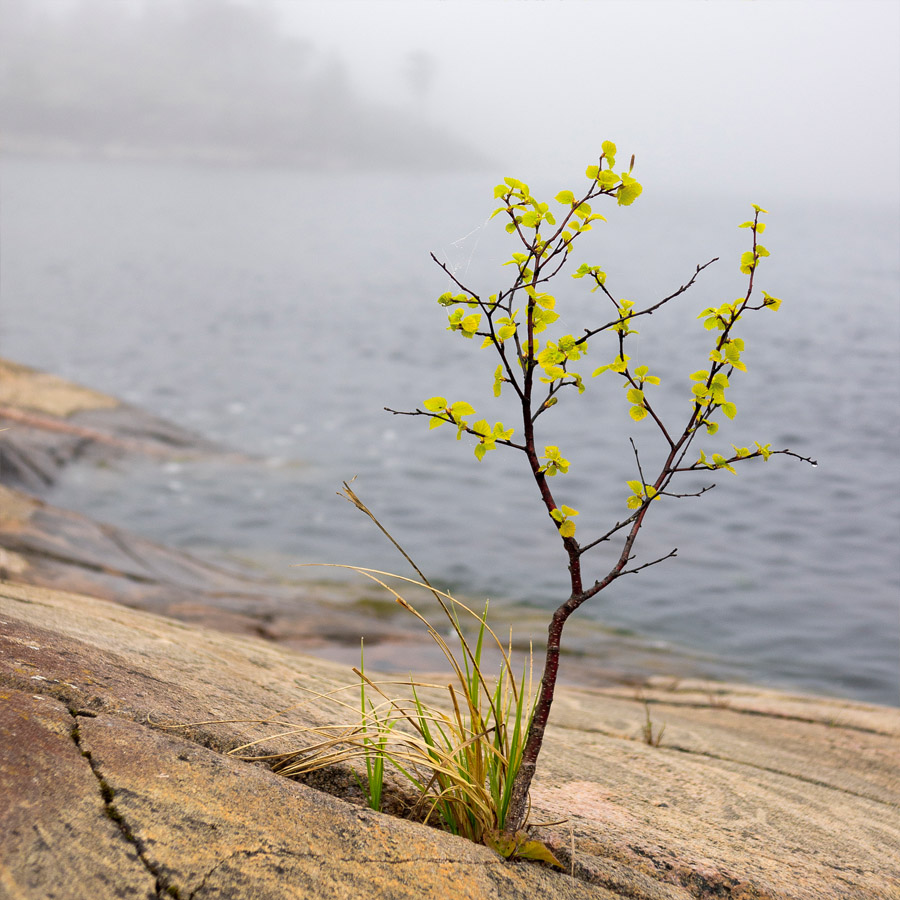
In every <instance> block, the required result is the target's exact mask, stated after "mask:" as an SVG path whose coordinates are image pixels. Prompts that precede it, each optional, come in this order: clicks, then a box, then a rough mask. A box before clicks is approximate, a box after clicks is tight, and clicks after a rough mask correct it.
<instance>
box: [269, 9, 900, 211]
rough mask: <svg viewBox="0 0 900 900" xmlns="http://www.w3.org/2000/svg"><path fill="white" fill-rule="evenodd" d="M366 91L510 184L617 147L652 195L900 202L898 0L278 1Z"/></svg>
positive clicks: (575, 165)
mask: <svg viewBox="0 0 900 900" xmlns="http://www.w3.org/2000/svg"><path fill="white" fill-rule="evenodd" d="M271 5H273V6H274V7H275V8H276V9H278V11H279V12H280V14H281V15H282V16H283V19H284V21H285V22H286V23H287V24H289V27H290V28H291V29H292V30H293V31H295V32H296V33H298V34H302V35H304V36H307V37H310V38H312V39H313V40H315V41H316V43H317V44H319V45H321V46H323V47H326V48H331V49H332V50H333V51H334V52H335V53H336V54H338V55H339V56H341V57H342V58H344V59H345V60H346V61H347V62H348V63H349V64H350V66H351V72H352V76H353V81H354V83H355V84H356V85H357V87H358V88H359V89H360V90H361V91H363V92H365V93H367V94H369V95H371V96H373V97H375V98H378V99H380V100H381V101H389V102H395V103H398V104H401V103H409V102H411V92H410V88H409V84H408V83H407V81H406V79H405V78H404V74H403V72H404V67H405V65H406V64H407V56H408V54H409V53H410V52H411V51H426V52H427V53H429V54H431V55H432V56H433V57H434V59H435V62H436V71H435V78H434V83H433V86H432V88H431V90H430V92H429V94H428V95H427V104H428V108H429V115H430V116H431V117H432V119H433V121H441V122H443V123H444V124H445V125H447V126H448V127H450V128H451V129H452V130H453V131H454V133H457V134H460V135H465V136H466V137H467V138H468V139H469V140H470V141H472V142H476V143H478V144H480V145H481V146H483V147H484V148H485V149H486V150H487V152H488V153H489V154H490V155H491V156H492V157H494V158H496V159H498V160H499V161H500V163H501V164H502V165H503V166H504V167H505V168H504V173H506V170H507V169H508V170H509V172H508V173H509V174H516V175H518V176H519V177H523V178H530V177H534V175H535V174H542V173H551V172H552V173H553V174H554V175H555V176H556V177H560V173H561V172H563V171H566V172H568V171H572V172H573V174H575V173H578V174H580V172H581V171H582V169H583V168H584V166H585V165H586V164H587V163H588V162H590V161H591V160H592V159H593V158H594V157H595V156H596V154H597V153H598V148H599V146H600V142H601V141H602V140H604V139H606V138H609V139H611V140H614V141H616V143H617V144H618V146H619V150H620V154H622V155H625V154H629V155H630V154H631V153H632V152H635V153H637V156H638V167H637V169H636V172H635V174H636V175H637V176H638V177H639V178H640V179H641V180H644V181H645V182H648V183H649V182H652V183H653V185H654V188H655V189H660V188H663V187H672V188H674V187H680V188H689V186H690V185H691V184H698V183H699V184H701V185H703V187H704V188H705V189H706V190H717V191H721V192H724V193H728V194H734V195H740V196H742V197H748V196H752V197H759V198H763V197H770V196H772V195H773V194H776V193H781V194H784V193H791V194H798V195H802V196H817V197H828V196H833V195H835V194H836V193H841V194H844V195H852V196H858V197H860V198H861V199H863V200H864V201H871V200H877V201H885V202H893V203H896V202H897V200H898V198H900V162H898V160H900V3H898V2H896V0H874V2H864V0H857V2H853V3H849V2H828V0H816V2H804V0H717V2H711V0H693V2H682V0H665V2H656V0H631V2H622V0H548V2H535V0H478V2H467V0H443V2H437V0H363V2H359V0H331V2H327V3H326V2H316V0H272V4H271Z"/></svg>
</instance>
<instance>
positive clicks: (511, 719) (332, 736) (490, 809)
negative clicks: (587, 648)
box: [232, 482, 560, 866]
mask: <svg viewBox="0 0 900 900" xmlns="http://www.w3.org/2000/svg"><path fill="white" fill-rule="evenodd" d="M340 496H343V497H344V498H345V499H346V500H348V501H349V502H350V503H352V504H353V505H354V506H355V507H356V508H357V509H359V510H360V511H361V512H363V513H365V514H366V515H367V516H368V517H369V518H370V519H371V520H372V522H373V523H374V524H375V525H376V526H377V527H378V528H379V530H380V531H381V532H382V533H383V534H384V535H385V536H386V537H387V538H388V540H390V542H391V543H392V544H393V545H394V546H395V547H396V548H397V550H399V551H400V553H401V554H402V555H403V557H404V559H406V561H407V562H408V563H409V564H410V566H412V568H413V570H414V571H415V572H416V574H417V575H418V576H419V579H418V580H417V579H413V578H406V577H404V576H402V575H395V574H393V573H390V572H382V571H380V570H376V569H367V568H362V567H359V566H348V565H335V566H331V567H332V568H340V569H348V570H350V571H353V572H356V573H358V574H359V575H361V576H363V577H365V578H368V579H370V580H371V581H373V582H374V583H375V584H377V585H379V586H380V587H381V588H383V589H384V590H386V591H387V592H388V593H389V594H391V595H392V596H393V598H394V601H395V602H396V603H397V604H399V605H400V606H401V607H403V608H404V609H405V610H406V611H407V612H408V613H410V614H411V615H412V616H414V617H415V618H416V619H418V620H419V622H420V624H422V625H423V626H424V627H425V629H426V631H427V632H428V635H429V637H430V638H431V639H432V640H433V641H434V642H435V644H436V645H437V646H438V648H439V649H440V651H441V653H442V654H443V656H444V658H445V659H446V661H447V663H448V664H449V666H450V679H449V683H444V684H434V683H427V682H423V681H417V680H415V679H413V677H412V676H410V677H409V678H408V679H407V680H405V681H389V682H386V681H373V680H372V679H371V678H370V677H369V676H368V675H367V674H366V672H365V660H364V657H363V655H362V653H361V654H360V666H359V668H358V669H357V668H354V669H353V672H354V674H355V675H356V677H357V679H358V682H357V685H358V689H359V707H358V709H359V713H358V718H357V721H356V722H355V723H353V724H352V725H349V726H340V725H334V726H324V727H316V726H304V727H302V728H298V729H296V730H295V731H293V732H287V734H297V735H303V736H304V737H305V738H307V739H308V738H310V737H311V738H312V739H313V740H312V743H311V744H309V745H307V746H305V747H303V748H301V749H299V750H296V751H292V752H287V753H279V754H271V755H268V756H255V757H251V758H255V759H265V760H267V761H268V762H269V763H270V764H271V765H272V767H273V770H274V771H276V772H279V773H281V774H283V775H287V776H300V775H305V774H308V773H311V772H315V771H319V770H322V769H326V768H329V767H332V766H335V765H338V764H341V763H347V762H349V761H351V760H360V759H361V760H362V761H363V762H364V764H365V770H366V779H365V782H363V781H362V779H361V778H359V777H358V776H357V780H358V781H359V783H360V786H361V788H362V789H363V793H364V795H365V798H366V802H367V804H368V805H369V806H370V807H371V808H373V809H376V810H380V809H381V806H382V799H383V793H384V785H385V773H386V771H387V769H388V768H390V769H392V770H393V771H394V772H396V773H397V774H398V775H399V776H400V778H401V779H402V780H405V781H406V783H407V784H408V785H410V786H411V787H412V788H413V789H414V791H415V792H416V793H417V795H418V799H417V801H416V803H415V805H414V808H413V810H412V817H414V818H419V819H421V820H422V821H424V822H425V823H426V824H427V823H431V824H436V825H438V826H440V827H441V828H443V829H445V830H446V831H449V832H451V833H452V834H456V835H460V836H462V837H466V838H468V839H469V840H471V841H474V842H476V843H484V844H487V845H488V846H490V847H492V848H493V849H494V850H496V851H497V852H498V853H500V855H501V856H504V857H514V856H516V857H522V858H528V859H538V860H542V861H544V862H549V863H551V864H553V865H557V866H559V865H560V863H559V861H558V860H556V858H555V857H554V856H553V854H552V853H551V852H550V850H549V849H548V848H547V847H546V846H545V845H544V844H543V843H541V842H540V841H537V840H533V839H532V838H531V836H530V834H529V833H528V832H527V831H526V830H525V829H524V828H521V829H519V830H518V831H516V832H515V833H514V834H509V833H508V832H507V814H508V812H509V810H510V801H511V799H512V791H513V784H514V782H515V779H516V775H517V773H518V772H519V768H520V766H521V763H522V753H523V750H524V747H525V740H526V737H527V734H528V728H529V726H530V724H531V717H532V714H533V712H534V705H535V697H534V693H533V690H532V675H533V671H532V661H531V658H530V656H529V659H528V660H527V661H526V662H525V663H524V664H523V670H522V674H521V677H518V678H517V676H516V672H515V671H514V669H513V665H512V659H511V657H512V646H511V640H510V643H509V645H508V646H505V645H504V644H503V642H502V641H500V639H499V638H498V637H497V635H496V634H495V633H494V631H493V630H492V629H491V627H490V626H489V625H488V623H487V613H488V607H487V604H485V608H484V612H483V613H481V614H478V613H476V612H474V611H473V610H472V609H470V608H469V607H468V606H466V605H465V604H464V603H462V602H460V601H459V600H457V599H455V598H454V597H452V596H451V595H450V594H449V593H448V592H446V591H442V590H438V589H437V588H435V587H434V586H433V585H432V584H431V583H430V582H429V581H428V579H427V578H426V577H425V575H424V574H423V573H422V571H421V569H419V567H418V566H417V565H416V564H415V563H414V562H413V560H412V559H411V558H410V556H409V555H408V554H407V553H406V551H405V550H404V549H403V548H402V547H401V546H400V544H398V543H397V541H396V540H395V539H394V538H393V536H392V535H391V534H390V533H389V532H388V531H387V529H386V528H385V527H384V526H383V525H382V524H381V522H379V521H378V519H377V518H376V517H375V515H374V513H372V512H371V510H369V509H368V507H367V506H366V505H365V504H364V503H363V502H362V501H361V500H360V499H359V497H357V495H356V494H355V493H354V492H353V490H352V489H351V488H350V486H349V484H347V483H346V482H344V491H343V492H341V494H340ZM395 584H399V586H401V587H403V590H406V588H407V587H414V588H420V589H424V590H426V591H428V592H429V593H430V594H431V595H432V596H433V597H434V599H435V600H436V601H437V604H438V607H439V608H440V611H441V614H442V616H443V620H444V622H443V624H444V627H445V629H449V634H448V639H445V638H444V636H443V635H442V634H441V631H440V630H438V628H436V627H435V626H434V625H433V624H432V623H431V622H430V621H429V620H428V619H427V618H426V617H425V616H424V615H423V614H422V613H421V612H419V610H417V609H416V608H415V607H414V606H413V605H412V604H411V603H410V602H409V601H408V600H407V599H406V598H405V597H404V596H403V595H402V594H401V593H400V590H399V589H398V588H395V587H393V586H392V585H395ZM461 616H462V617H463V621H466V622H471V623H474V629H473V632H472V633H473V635H474V636H470V635H469V634H468V633H467V629H466V628H464V627H463V624H462V623H461V621H460V617H461ZM494 655H496V656H497V657H498V658H499V671H498V673H497V674H496V675H495V676H493V677H490V676H489V675H488V674H487V673H486V671H485V666H486V661H487V658H488V656H494ZM435 695H436V696H437V697H438V698H442V700H443V703H441V702H440V700H439V701H437V702H433V701H432V700H431V699H429V697H431V696H435ZM319 696H327V697H329V698H331V699H332V700H333V701H334V702H335V703H337V704H339V705H340V706H341V707H343V708H345V709H347V710H350V709H351V708H352V707H351V706H350V704H348V703H347V702H345V701H343V700H341V699H340V698H339V696H338V694H337V692H330V693H329V694H327V695H319ZM285 734H286V733H282V734H281V735H279V737H284V736H285ZM264 740H265V739H264ZM260 743H262V741H254V742H252V743H250V744H246V745H244V746H243V747H239V748H237V749H236V750H234V751H232V752H234V753H236V754H241V753H242V752H245V751H247V750H250V749H252V748H254V747H257V746H258V745H259V744H260ZM526 821H527V820H526Z"/></svg>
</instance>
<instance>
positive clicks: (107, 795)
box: [69, 709, 193, 900]
mask: <svg viewBox="0 0 900 900" xmlns="http://www.w3.org/2000/svg"><path fill="white" fill-rule="evenodd" d="M69 714H70V715H71V716H72V719H73V725H72V730H71V732H70V733H69V734H70V737H71V738H72V742H73V743H74V744H75V746H76V747H77V748H78V752H79V753H80V754H81V755H82V757H84V759H85V760H86V761H87V764H88V765H89V766H90V769H91V772H93V773H94V777H95V778H96V779H97V783H98V784H99V787H100V797H101V799H102V800H103V810H104V812H105V813H106V816H107V818H109V819H110V821H112V822H113V823H114V824H115V825H116V827H117V828H118V829H119V831H120V832H121V833H122V836H123V837H124V838H125V840H126V841H128V843H129V844H131V845H132V846H133V847H134V851H135V853H136V854H137V857H138V859H139V860H140V861H141V863H142V864H143V866H144V868H145V869H146V870H147V871H148V872H149V873H150V875H151V876H152V877H153V880H154V884H155V888H156V897H157V898H158V900H179V898H180V897H181V893H180V891H179V890H178V886H177V885H175V884H173V883H172V882H171V881H170V880H169V879H167V878H166V877H165V876H164V875H163V874H162V873H161V872H160V871H159V868H158V867H157V866H155V865H154V864H153V862H152V861H151V860H150V858H149V857H148V855H147V850H146V847H145V846H144V844H143V843H142V842H141V841H140V840H139V839H138V837H137V836H136V835H135V833H134V831H133V830H132V828H131V826H130V825H129V824H128V822H127V821H126V820H125V817H124V816H123V815H122V813H121V812H120V811H119V810H118V809H117V807H116V805H115V804H114V803H113V799H114V798H115V795H116V792H115V790H114V789H113V788H112V787H111V786H110V784H109V782H108V781H107V780H106V778H105V777H104V775H103V773H102V772H101V771H100V766H99V765H98V764H97V761H96V760H95V759H94V758H93V756H92V755H91V752H90V750H86V749H85V748H84V747H83V746H82V744H81V733H80V730H79V727H78V718H79V716H86V717H89V718H94V717H95V716H96V713H93V712H91V711H89V710H80V709H69ZM192 896H193V895H192Z"/></svg>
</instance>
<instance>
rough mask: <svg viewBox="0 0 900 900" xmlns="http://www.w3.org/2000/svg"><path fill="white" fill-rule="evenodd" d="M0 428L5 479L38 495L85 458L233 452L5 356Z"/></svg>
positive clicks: (0, 467) (0, 369)
mask: <svg viewBox="0 0 900 900" xmlns="http://www.w3.org/2000/svg"><path fill="white" fill-rule="evenodd" d="M0 428H2V429H3V431H4V434H3V440H2V442H0V481H2V482H3V483H4V484H7V485H10V486H13V487H22V488H25V489H26V490H32V491H40V490H43V489H44V488H46V487H48V486H49V485H51V484H52V483H53V482H54V481H55V480H56V477H57V473H58V471H59V469H61V468H62V467H63V466H66V465H68V464H70V463H71V462H73V461H75V460H77V459H82V458H88V459H91V458H94V459H96V458H98V457H102V458H106V459H108V458H110V457H114V456H116V455H121V454H124V453H141V454H145V455H149V456H156V457H162V458H170V459H182V458H192V457H198V456H208V455H211V454H217V455H226V454H227V451H225V450H224V449H223V448H222V447H219V446H218V445H216V444H214V443H212V442H210V441H207V440H206V439H205V438H202V437H200V436H199V435H196V434H193V433H192V432H189V431H186V430H185V429H183V428H179V427H178V426H176V425H173V424H171V423H170V422H167V421H165V420H163V419H159V418H157V417H156V416H152V415H150V414H149V413H146V412H144V411H143V410H140V409H138V408H137V407H134V406H129V405H128V404H127V403H122V402H120V401H118V400H116V399H115V398H114V397H110V396H109V395H107V394H102V393H99V392H98V391H94V390H91V389H89V388H85V387H81V386H80V385H77V384H73V383H72V382H70V381H66V380H65V379H62V378H59V377H57V376H56V375H51V374H49V373H47V372H40V371H38V370H36V369H31V368H29V367H28V366H23V365H21V364H20V363H15V362H11V361H10V360H6V359H0ZM227 455H230V456H232V457H236V456H237V454H227Z"/></svg>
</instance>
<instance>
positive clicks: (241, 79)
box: [0, 0, 485, 169]
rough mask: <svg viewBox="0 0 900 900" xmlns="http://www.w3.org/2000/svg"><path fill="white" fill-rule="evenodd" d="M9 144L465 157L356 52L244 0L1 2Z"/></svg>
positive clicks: (215, 156)
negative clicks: (373, 97) (367, 78)
mask: <svg viewBox="0 0 900 900" xmlns="http://www.w3.org/2000/svg"><path fill="white" fill-rule="evenodd" d="M0 127H2V134H3V144H4V147H5V149H8V150H13V151H17V150H18V151H26V152H28V151H31V152H35V151H36V152H67V153H92V154H103V155H122V156H157V157H171V158H194V159H201V160H222V161H229V160H233V161H248V162H265V163H280V164H291V165H301V166H309V167H334V168H348V167H353V168H366V169H369V168H384V167H397V168H402V167H411V168H428V169H430V168H463V167H470V166H477V165H480V164H482V163H483V162H484V161H485V160H484V158H483V157H482V156H481V155H480V154H479V152H478V151H477V150H475V149H473V148H471V147H469V146H466V145H464V144H462V143H461V142H459V141H458V140H455V139H453V138H452V137H450V136H448V135H447V134H445V133H443V132H441V131H440V130H439V129H437V128H435V127H434V126H430V125H429V124H428V123H427V121H426V119H425V117H424V116H423V115H422V114H421V108H420V109H418V110H417V109H413V108H412V107H410V108H407V109H397V108H392V107H386V106H385V107H379V106H377V105H375V104H373V103H371V102H369V101H365V100H363V99H362V98H360V97H359V95H358V94H357V93H356V92H355V91H354V89H353V86H352V84H351V82H350V79H349V77H348V73H347V70H346V67H345V65H344V63H343V62H342V61H341V60H340V59H339V58H337V57H334V56H326V55H324V54H323V53H321V52H320V51H318V50H317V48H316V47H315V46H314V45H313V44H312V43H311V42H309V41H307V40H303V39H298V38H296V37H291V36H289V35H286V34H284V33H283V32H282V30H280V28H279V26H278V22H277V19H276V18H275V16H274V15H273V14H272V11H271V9H270V8H269V7H268V6H267V5H265V4H261V3H258V4H254V5H253V6H251V5H244V4H239V3H236V2H233V0H190V2H183V0H181V2H179V0H153V2H148V3H144V4H141V5H136V4H129V3H123V2H121V0H74V2H72V3H70V4H69V5H67V6H64V7H62V8H52V7H49V6H44V7H42V6H41V5H40V4H36V3H35V2H34V0H0Z"/></svg>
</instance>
